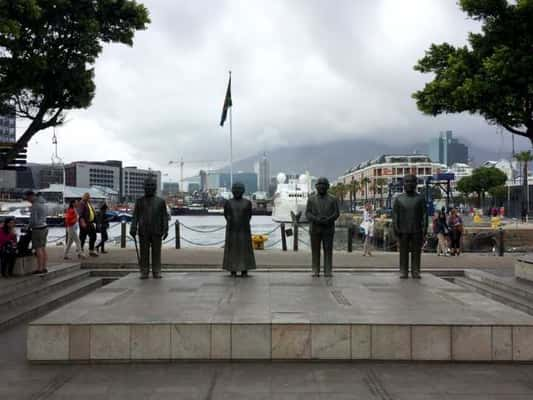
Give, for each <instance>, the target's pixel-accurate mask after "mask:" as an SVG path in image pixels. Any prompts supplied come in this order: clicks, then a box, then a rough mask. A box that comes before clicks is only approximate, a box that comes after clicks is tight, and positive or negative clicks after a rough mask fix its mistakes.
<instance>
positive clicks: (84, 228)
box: [63, 193, 109, 260]
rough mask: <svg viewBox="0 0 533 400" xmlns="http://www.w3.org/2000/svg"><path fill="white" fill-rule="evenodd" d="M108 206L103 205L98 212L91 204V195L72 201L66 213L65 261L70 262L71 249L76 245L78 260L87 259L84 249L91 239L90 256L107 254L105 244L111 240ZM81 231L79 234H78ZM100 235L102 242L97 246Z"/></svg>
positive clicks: (87, 194) (86, 194)
mask: <svg viewBox="0 0 533 400" xmlns="http://www.w3.org/2000/svg"><path fill="white" fill-rule="evenodd" d="M107 209H108V207H107V204H106V203H102V205H101V206H100V210H99V211H98V212H96V210H95V208H94V206H93V204H92V203H91V195H90V194H89V193H85V194H84V195H83V197H82V199H81V201H78V200H71V201H70V203H69V206H68V208H67V211H66V212H65V227H66V230H67V236H66V245H65V254H64V257H63V258H64V259H65V260H68V259H69V258H70V257H69V253H70V249H71V247H72V245H73V244H74V245H75V246H76V253H77V255H78V258H85V253H84V247H85V242H86V241H87V238H88V239H89V255H90V256H91V257H98V253H100V252H101V253H102V254H105V253H107V251H106V250H105V244H106V242H107V240H108V239H109V235H108V233H107V230H108V229H109V220H108V218H107V217H106V212H107ZM78 231H79V234H78ZM98 233H100V242H99V243H98V244H96V241H97V234H98Z"/></svg>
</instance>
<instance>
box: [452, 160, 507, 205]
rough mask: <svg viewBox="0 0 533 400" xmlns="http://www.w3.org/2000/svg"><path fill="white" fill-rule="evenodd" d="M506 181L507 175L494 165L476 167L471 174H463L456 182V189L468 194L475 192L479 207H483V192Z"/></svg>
mask: <svg viewBox="0 0 533 400" xmlns="http://www.w3.org/2000/svg"><path fill="white" fill-rule="evenodd" d="M506 181H507V175H505V173H503V172H502V171H500V170H499V169H497V168H494V167H480V168H476V169H475V170H474V171H473V172H472V175H471V176H465V177H464V178H461V180H459V182H457V190H459V191H460V192H461V193H464V194H465V196H468V195H469V194H471V193H476V194H477V196H478V200H479V205H480V207H483V204H484V198H485V194H486V193H487V192H489V191H490V190H492V189H494V188H496V187H498V186H502V185H504V184H505V182H506Z"/></svg>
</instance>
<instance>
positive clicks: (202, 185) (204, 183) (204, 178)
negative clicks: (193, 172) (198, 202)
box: [200, 170, 208, 192]
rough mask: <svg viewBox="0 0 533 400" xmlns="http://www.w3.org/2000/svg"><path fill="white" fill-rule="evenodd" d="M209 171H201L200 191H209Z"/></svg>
mask: <svg viewBox="0 0 533 400" xmlns="http://www.w3.org/2000/svg"><path fill="white" fill-rule="evenodd" d="M207 183H208V182H207V172H205V171H204V170H201V171H200V191H202V192H207V187H208V185H207Z"/></svg>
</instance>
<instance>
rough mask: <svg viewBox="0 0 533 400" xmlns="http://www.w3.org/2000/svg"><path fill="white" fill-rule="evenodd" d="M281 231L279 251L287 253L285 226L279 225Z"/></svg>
mask: <svg viewBox="0 0 533 400" xmlns="http://www.w3.org/2000/svg"><path fill="white" fill-rule="evenodd" d="M280 229H281V249H282V250H283V251H287V233H286V232H285V224H284V223H282V224H281V225H280Z"/></svg>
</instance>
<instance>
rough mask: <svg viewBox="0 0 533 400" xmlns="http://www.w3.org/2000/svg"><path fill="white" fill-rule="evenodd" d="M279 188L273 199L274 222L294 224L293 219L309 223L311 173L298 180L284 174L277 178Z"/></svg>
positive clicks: (301, 176)
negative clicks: (307, 210) (307, 216)
mask: <svg viewBox="0 0 533 400" xmlns="http://www.w3.org/2000/svg"><path fill="white" fill-rule="evenodd" d="M277 181H278V187H277V189H276V193H275V194H274V198H273V205H272V220H273V221H274V222H278V223H282V222H292V221H293V217H295V218H297V219H298V220H299V221H300V222H307V218H306V217H305V207H306V206H307V199H308V198H309V195H310V194H311V178H310V176H309V173H308V172H307V173H305V174H304V175H300V176H299V177H298V178H288V177H287V176H286V175H285V174H284V173H282V172H281V173H279V174H278V176H277Z"/></svg>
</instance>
